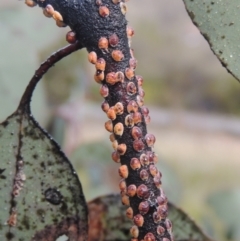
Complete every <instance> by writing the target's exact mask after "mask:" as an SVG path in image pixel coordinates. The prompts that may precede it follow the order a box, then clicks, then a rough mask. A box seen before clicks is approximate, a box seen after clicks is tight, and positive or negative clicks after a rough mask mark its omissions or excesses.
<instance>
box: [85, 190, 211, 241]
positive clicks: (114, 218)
mask: <svg viewBox="0 0 240 241" xmlns="http://www.w3.org/2000/svg"><path fill="white" fill-rule="evenodd" d="M120 200H121V198H120V195H118V194H115V195H114V194H112V195H108V196H103V197H99V198H96V199H94V200H93V201H91V202H89V203H88V209H89V226H90V227H91V228H90V230H89V240H88V241H128V240H130V239H131V237H130V234H129V229H130V227H131V226H132V225H133V224H132V221H131V220H129V219H128V218H127V217H126V215H125V212H126V207H124V206H123V205H122V203H121V201H120ZM168 218H169V219H170V220H171V221H172V224H173V232H174V237H175V241H212V239H210V238H208V237H207V235H205V234H204V233H203V232H202V230H201V229H200V228H199V227H198V226H197V225H196V224H195V222H194V221H193V220H192V219H191V218H190V217H189V216H188V215H187V214H186V213H184V212H183V211H182V210H181V209H179V208H177V207H176V206H174V205H173V204H171V203H169V204H168Z"/></svg>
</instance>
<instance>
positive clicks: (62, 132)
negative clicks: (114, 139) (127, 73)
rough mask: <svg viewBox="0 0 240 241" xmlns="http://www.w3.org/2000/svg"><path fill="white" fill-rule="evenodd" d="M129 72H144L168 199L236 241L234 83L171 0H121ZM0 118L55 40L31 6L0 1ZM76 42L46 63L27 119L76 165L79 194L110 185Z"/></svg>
mask: <svg viewBox="0 0 240 241" xmlns="http://www.w3.org/2000/svg"><path fill="white" fill-rule="evenodd" d="M127 5H128V9H129V11H128V14H127V19H128V20H129V24H130V26H132V27H133V28H134V30H135V36H134V37H133V39H132V47H133V49H134V54H135V57H136V58H137V60H138V67H137V71H136V73H137V74H139V75H142V76H143V77H144V90H145V92H146V96H145V105H147V106H148V107H149V109H150V114H151V123H150V124H149V126H148V129H149V132H150V133H153V134H155V136H156V138H157V142H156V145H155V151H156V153H157V154H158V155H159V163H158V166H159V168H160V170H161V171H162V173H163V186H164V188H165V190H166V193H167V195H168V197H169V199H170V201H171V202H173V203H175V204H176V205H178V206H180V207H181V208H182V209H183V210H184V211H186V212H187V213H188V214H189V215H190V216H191V217H192V218H193V219H194V220H196V221H197V223H198V224H200V226H201V227H202V228H203V230H204V231H205V232H206V233H208V234H210V235H211V236H213V237H214V238H215V239H216V240H235V241H237V240H240V229H239V223H240V206H239V203H240V188H239V183H240V175H239V170H240V148H239V147H240V118H239V117H240V84H239V82H238V81H237V80H235V79H234V78H233V77H232V76H231V75H230V74H228V73H227V71H226V70H225V69H224V68H223V67H222V66H221V64H220V62H219V61H218V60H217V58H216V57H215V56H214V55H213V53H212V52H211V50H210V48H209V46H208V44H207V42H206V41H205V40H204V39H203V37H202V36H201V35H200V33H199V31H198V29H196V27H195V26H194V25H193V24H192V22H191V20H190V18H189V17H188V15H187V13H186V11H185V8H184V5H183V3H182V1H181V0H167V1H166V0H162V1H159V0H147V1H146V0H137V1H134V0H132V1H130V2H128V3H127ZM0 29H1V32H0V103H1V108H0V120H1V121H3V120H4V119H5V118H6V117H7V116H8V115H10V114H11V113H12V112H13V111H14V110H15V109H16V107H17V105H18V102H19V99H20V97H21V95H22V93H23V91H24V89H25V87H26V85H27V83H28V81H29V80H30V78H31V76H32V75H33V73H34V70H36V69H37V68H38V66H39V64H40V63H41V62H42V61H44V60H45V59H46V58H47V57H48V56H49V55H50V54H51V53H53V52H54V51H56V50H57V49H58V48H61V47H63V46H65V45H66V44H67V43H66V41H65V33H66V32H67V31H69V28H64V29H60V28H58V27H56V26H55V22H54V21H53V20H52V19H48V18H46V17H44V15H43V14H42V11H41V9H40V8H37V7H36V8H33V9H31V8H28V7H27V6H26V5H25V4H24V1H16V0H15V1H14V0H1V1H0ZM93 72H94V66H92V65H90V64H89V63H88V61H87V54H86V51H85V50H81V51H79V52H77V53H74V54H72V55H71V56H69V57H67V58H66V59H64V60H62V61H61V62H60V63H58V64H56V66H55V67H54V68H52V69H51V70H50V71H49V73H48V74H46V75H45V78H44V79H43V81H41V83H39V85H38V87H37V89H36V91H35V92H36V93H34V97H33V103H32V111H33V114H34V116H35V118H36V119H37V120H38V121H39V122H40V124H41V125H42V126H43V127H44V128H46V129H47V130H48V131H49V132H50V133H51V135H52V136H54V138H55V139H56V140H57V141H58V142H59V144H60V145H61V146H62V148H63V150H64V151H65V152H66V154H67V156H68V157H69V159H70V160H71V161H72V163H73V165H74V167H75V168H76V170H77V172H78V173H79V176H80V180H81V182H82V185H83V188H84V191H85V195H86V198H87V200H90V199H92V198H94V197H96V196H99V195H103V194H107V193H111V192H118V181H119V178H118V174H117V168H118V166H117V165H116V164H115V163H112V161H111V157H110V156H111V155H110V154H111V151H112V150H111V149H112V148H111V144H110V141H109V133H107V131H105V129H104V122H105V121H106V120H107V118H106V116H105V113H103V112H102V110H101V108H100V105H101V102H102V97H101V96H100V95H99V92H98V90H99V85H97V84H96V83H95V81H94V80H93Z"/></svg>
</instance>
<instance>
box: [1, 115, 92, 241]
mask: <svg viewBox="0 0 240 241" xmlns="http://www.w3.org/2000/svg"><path fill="white" fill-rule="evenodd" d="M0 146H1V149H0V156H1V164H0V169H1V176H0V200H1V211H0V240H13V241H14V240H18V241H25V240H36V241H37V240H43V237H44V238H48V239H49V240H55V239H57V238H58V237H59V236H61V235H63V234H65V235H67V236H68V237H71V238H74V237H75V239H76V237H78V236H80V235H83V236H84V235H86V225H87V211H86V205H85V199H84V196H83V193H82V188H81V184H80V182H79V180H78V177H77V175H76V173H75V172H74V170H73V168H72V166H71V164H70V163H69V161H68V160H67V158H66V157H65V156H64V154H63V153H62V152H61V150H60V148H59V146H58V145H57V144H56V142H55V141H54V140H53V139H52V138H51V137H49V136H48V135H47V134H46V132H45V131H43V130H42V129H41V128H40V127H39V125H38V124H37V122H36V121H35V120H34V119H33V117H32V116H31V115H29V114H27V113H23V112H21V110H18V111H17V112H16V113H14V114H13V115H12V116H10V117H9V118H8V119H7V120H6V121H4V122H3V123H2V124H1V125H0ZM75 239H71V240H75ZM76 240H77V239H76Z"/></svg>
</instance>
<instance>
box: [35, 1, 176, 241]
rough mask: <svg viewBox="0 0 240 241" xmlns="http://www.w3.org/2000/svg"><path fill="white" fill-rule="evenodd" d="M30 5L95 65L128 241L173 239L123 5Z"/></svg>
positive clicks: (105, 2) (103, 3)
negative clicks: (65, 29) (62, 27)
mask: <svg viewBox="0 0 240 241" xmlns="http://www.w3.org/2000/svg"><path fill="white" fill-rule="evenodd" d="M35 2H36V3H37V4H38V5H39V6H41V7H43V8H45V9H49V5H48V4H50V5H51V6H52V7H53V8H54V11H57V12H59V13H60V17H59V16H58V17H56V16H55V17H54V15H53V17H54V18H55V19H56V20H57V21H58V22H59V21H60V23H62V22H64V23H65V24H67V25H69V26H70V28H71V29H72V31H74V32H75V33H76V38H77V40H78V41H79V43H80V44H81V45H82V46H83V47H86V49H87V51H88V52H89V53H90V54H89V60H90V62H91V63H93V64H95V66H96V74H95V76H94V78H95V80H96V82H98V83H99V84H100V85H101V88H100V94H101V95H102V96H103V97H104V98H105V101H104V102H103V104H102V109H103V110H104V111H105V112H106V114H107V116H108V118H109V119H110V121H108V122H107V123H106V125H105V127H106V129H107V130H108V131H110V132H112V135H111V138H110V139H111V141H112V142H113V147H114V148H115V151H114V153H113V155H112V157H113V160H114V161H115V162H120V163H121V167H120V168H119V174H120V176H121V177H122V178H123V179H122V180H121V182H120V184H119V186H120V190H121V195H122V202H123V204H125V205H126V206H129V207H128V209H127V212H126V214H127V216H128V217H129V218H130V219H132V220H133V222H134V225H133V227H132V228H131V230H130V233H131V235H132V237H133V238H132V241H138V240H139V241H142V240H144V241H157V240H158V241H160V240H161V241H169V240H172V234H171V225H170V224H169V220H168V219H167V218H166V217H167V198H166V196H165V195H164V192H163V190H162V189H161V173H160V172H159V171H158V170H157V169H156V166H155V163H156V161H157V156H156V155H155V153H154V152H153V150H152V147H153V144H154V142H155V137H154V136H153V135H150V134H147V128H146V122H149V119H150V117H149V115H148V109H147V108H146V107H145V106H144V105H143V97H144V91H143V89H142V87H141V85H142V79H141V77H140V76H136V75H135V73H134V69H135V67H136V66H135V65H136V60H135V59H134V56H133V54H132V52H131V49H130V46H129V39H130V37H131V35H132V34H133V32H132V31H131V29H128V31H127V21H126V19H125V13H126V5H125V2H123V1H120V0H119V1H118V0H113V1H111V0H45V1H37V0H36V1H35ZM46 7H47V8H46ZM51 14H52V13H51ZM55 15H56V14H55ZM61 16H62V18H63V20H61ZM90 228H91V227H90Z"/></svg>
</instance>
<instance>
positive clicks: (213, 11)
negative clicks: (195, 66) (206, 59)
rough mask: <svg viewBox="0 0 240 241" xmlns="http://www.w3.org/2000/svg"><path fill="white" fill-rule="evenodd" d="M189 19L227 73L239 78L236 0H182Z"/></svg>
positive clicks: (237, 6)
mask: <svg viewBox="0 0 240 241" xmlns="http://www.w3.org/2000/svg"><path fill="white" fill-rule="evenodd" d="M183 1H184V2H185V5H186V9H187V11H188V13H189V16H190V17H191V19H192V20H193V22H194V23H195V24H196V25H197V27H198V28H199V29H200V31H201V33H202V34H203V36H204V37H205V38H206V40H207V41H208V43H209V44H210V47H211V49H212V50H213V52H214V53H215V54H216V56H217V57H218V59H219V60H220V61H221V63H222V64H223V66H225V67H226V68H227V69H228V71H229V72H230V73H232V74H233V75H234V76H235V77H236V78H237V79H238V80H239V79H240V67H239V61H240V44H239V37H238V36H239V34H240V20H239V0H231V1H224V0H222V1H221V0H203V1H198V0H183Z"/></svg>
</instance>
